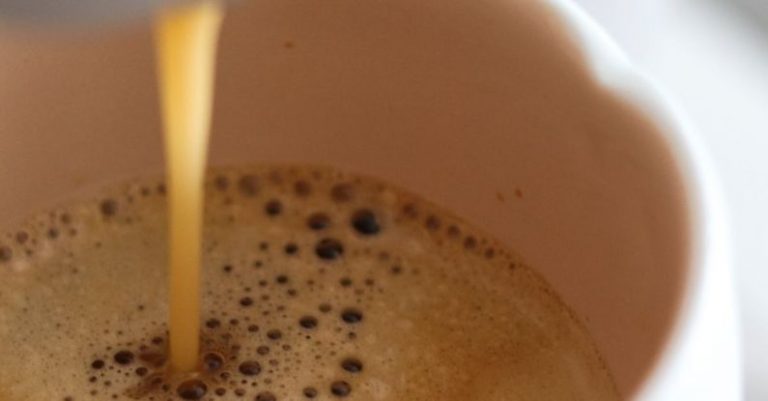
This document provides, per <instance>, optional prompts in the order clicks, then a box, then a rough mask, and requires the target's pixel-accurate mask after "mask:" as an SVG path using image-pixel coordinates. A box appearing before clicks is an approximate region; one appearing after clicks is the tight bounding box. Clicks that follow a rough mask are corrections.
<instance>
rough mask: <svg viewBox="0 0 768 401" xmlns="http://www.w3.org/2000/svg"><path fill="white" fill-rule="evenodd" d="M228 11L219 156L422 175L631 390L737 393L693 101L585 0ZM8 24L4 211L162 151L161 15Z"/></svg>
mask: <svg viewBox="0 0 768 401" xmlns="http://www.w3.org/2000/svg"><path fill="white" fill-rule="evenodd" d="M229 14H230V15H229V16H228V19H227V21H226V24H225V29H224V32H223V37H222V45H221V49H220V65H219V73H218V87H217V93H216V96H217V104H216V110H215V117H214V124H213V125H214V127H213V138H212V149H211V160H212V163H214V164H233V163H252V162H306V163H315V164H318V163H319V164H331V165H335V166H339V167H341V168H346V169H350V170H352V171H356V172H361V173H366V174H371V175H375V176H379V177H382V178H385V179H387V180H389V181H392V182H394V183H396V184H399V185H401V186H403V187H406V188H408V189H410V190H413V191H415V192H417V193H420V194H422V195H424V196H425V197H427V198H429V199H431V200H434V201H435V202H437V203H439V204H442V205H443V206H446V207H448V208H449V209H452V210H454V211H455V212H457V213H458V214H459V215H461V216H464V217H466V218H467V219H469V220H471V221H472V222H474V223H475V224H477V225H479V226H480V227H482V228H484V229H485V230H487V231H488V232H490V233H491V234H493V235H495V236H497V237H498V238H499V239H500V240H502V241H503V242H505V243H507V244H508V245H509V246H510V247H511V248H513V249H516V250H518V251H519V252H520V253H521V254H522V255H523V256H524V257H525V258H526V259H527V260H528V262H529V263H530V264H531V265H532V266H534V267H535V268H537V269H538V270H539V271H541V272H542V273H543V274H544V276H545V277H546V278H547V279H548V280H549V281H550V282H551V283H552V284H553V285H554V287H555V288H556V289H557V290H558V292H560V294H561V295H562V297H563V299H564V300H565V301H566V302H567V303H568V304H570V305H571V306H572V307H573V309H574V310H575V311H576V313H577V314H578V315H579V316H581V318H582V319H583V320H584V321H585V323H586V325H587V326H588V328H589V329H590V331H591V333H592V334H593V336H594V338H595V340H596V342H597V345H598V347H599V348H600V350H601V352H602V353H603V355H604V357H605V359H606V362H607V364H608V365H609V368H610V369H611V371H612V372H613V374H614V376H615V378H616V382H617V384H618V386H619V389H620V391H621V392H622V394H624V395H625V397H626V398H628V399H636V400H673V399H674V400H680V399H691V400H693V399H696V400H732V399H734V400H735V399H736V398H734V397H738V390H737V383H736V381H737V380H738V379H737V378H736V377H737V374H738V369H737V367H736V366H737V364H736V363H737V362H738V355H737V354H738V353H737V349H738V348H737V343H736V339H735V338H736V337H735V325H733V323H734V322H733V313H732V312H733V304H732V298H731V294H730V292H729V289H728V288H727V286H728V280H729V272H728V269H729V260H728V255H727V241H726V240H727V237H726V230H725V224H724V219H723V216H722V208H721V206H720V202H719V198H718V197H717V195H718V191H717V188H716V183H715V181H714V178H713V176H712V174H711V173H710V172H709V170H708V167H707V164H706V162H705V161H704V158H703V156H702V155H701V151H700V148H699V147H698V146H697V145H696V143H695V140H694V138H693V137H692V136H691V135H690V131H689V130H688V129H687V128H686V126H685V124H684V123H683V122H682V119H681V118H680V117H679V114H678V113H676V112H674V111H673V110H672V108H671V107H670V106H669V104H668V102H666V101H665V100H663V98H662V97H661V96H659V95H658V92H657V91H656V90H655V89H653V88H652V85H650V84H649V83H648V82H647V80H646V79H645V78H643V77H642V76H641V75H640V74H638V73H637V72H636V71H635V70H634V69H633V68H632V67H631V66H630V65H629V64H628V63H627V62H626V60H625V59H624V58H623V56H621V54H620V52H618V51H617V50H616V49H615V47H614V46H613V45H612V44H611V42H610V41H609V40H607V39H606V37H605V35H603V34H602V33H601V31H600V30H599V29H596V28H595V27H594V24H593V23H591V22H590V21H589V20H588V19H587V18H586V17H585V16H584V15H583V14H582V13H581V12H579V11H578V10H576V9H575V8H574V7H573V6H572V5H571V4H570V3H567V2H565V1H560V0H550V1H548V2H543V3H542V2H532V1H526V0H471V1H470V0H419V1H412V0H386V1H370V0H323V1H316V2H312V1H306V0H301V1H299V0H259V1H254V2H249V3H244V4H242V5H240V6H238V7H233V8H232V9H231V10H230V13H229ZM0 33H2V35H0V65H2V66H3V68H2V69H1V70H0V188H3V193H2V194H1V195H0V224H1V225H5V224H9V223H10V222H12V220H14V219H16V218H19V217H20V216H24V215H27V214H30V213H32V212H33V211H35V210H40V209H44V208H45V207H46V206H49V205H50V204H51V203H52V202H56V201H58V200H60V199H65V198H70V197H71V196H72V194H74V193H77V192H78V191H81V190H82V191H85V190H87V189H88V188H91V187H94V186H97V185H98V184H99V183H103V182H109V181H114V180H115V179H117V178H122V177H129V176H134V175H137V174H144V173H148V172H151V173H158V172H160V171H161V168H162V149H161V136H160V132H159V128H160V124H159V118H158V117H159V116H158V111H157V100H156V89H155V82H154V75H153V72H154V68H153V60H152V55H153V50H152V47H151V35H150V29H149V26H148V25H146V24H145V25H140V26H124V27H121V28H119V29H113V30H101V31H99V32H98V33H93V32H90V33H89V32H83V31H81V32H77V33H73V32H44V31H41V30H39V29H38V30H36V31H34V32H32V31H28V30H27V31H22V30H17V29H16V30H15V29H11V28H7V27H6V28H5V29H2V31H1V32H0ZM710 287H711V288H710ZM713 297H714V298H713ZM713 299H715V300H716V302H715V304H716V305H717V306H716V307H713V306H712V303H713ZM713 319H716V320H713ZM712 322H717V324H716V325H713V324H712ZM712 328H715V329H717V330H718V332H717V333H714V334H713V333H711V332H710V333H707V334H706V335H705V336H704V337H701V336H700V335H699V334H700V333H701V332H702V331H711V329H712ZM707 335H708V336H709V337H706V336H707ZM696 347H698V348H696ZM702 350H705V351H707V352H711V354H710V355H709V357H707V358H705V359H706V360H705V361H704V362H702V361H701V360H699V359H701V358H700V354H699V353H700V352H702ZM718 355H719V356H718ZM697 358H699V359H697ZM713 358H714V359H713ZM717 358H719V359H717ZM709 359H713V361H709ZM707 364H713V365H712V366H711V369H710V368H707V366H709V365H707ZM691 366H694V367H695V368H690V367H691ZM702 366H704V368H703V369H702ZM686 369H690V370H686ZM697 369H698V370H697ZM721 369H723V372H720V370H721ZM701 371H705V372H703V373H702V372H701ZM734 372H736V373H734ZM718 373H723V374H722V375H720V376H717V377H715V376H714V375H716V374H718ZM715 380H719V381H720V382H719V383H720V384H719V385H717V386H715V385H713V384H712V383H714V381H715ZM723 383H725V384H723ZM694 385H696V386H698V387H697V388H695V389H694V388H689V386H694ZM707 397H713V398H707ZM714 397H717V398H714Z"/></svg>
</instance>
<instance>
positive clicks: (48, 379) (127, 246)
mask: <svg viewBox="0 0 768 401" xmlns="http://www.w3.org/2000/svg"><path fill="white" fill-rule="evenodd" d="M205 195H206V199H205V205H206V207H205V208H206V209H205V217H204V227H205V231H204V235H203V256H202V260H203V271H202V294H201V302H202V327H201V333H200V338H201V344H200V353H199V355H200V356H199V358H198V360H197V373H190V374H185V375H173V376H169V375H167V374H166V372H167V365H168V363H169V362H168V325H167V315H168V288H167V285H166V283H167V279H168V269H167V267H166V257H167V252H168V246H167V238H166V234H165V233H166V228H167V227H166V224H167V223H166V199H165V196H166V189H165V186H164V185H163V184H161V183H160V182H159V181H150V180H144V181H136V182H131V183H127V184H123V185H120V186H118V187H115V188H111V189H107V190H105V191H104V192H103V193H100V194H97V195H96V196H95V197H94V198H93V199H92V200H90V201H83V202H80V203H73V204H71V205H68V206H64V207H59V208H56V209H54V210H52V211H49V212H46V213H43V214H40V215H38V216H36V217H34V218H32V219H30V220H29V221H28V222H27V223H25V224H24V225H22V226H21V227H18V228H17V229H15V230H12V231H9V232H8V233H7V234H6V235H4V236H3V237H1V239H0V355H2V364H0V389H1V390H0V391H1V393H0V398H2V399H3V400H4V401H21V400H25V401H26V400H72V401H81V400H131V399H139V400H153V401H161V400H169V399H170V400H183V399H189V400H256V401H267V400H304V399H307V400H309V399H318V400H335V399H349V400H384V401H385V400H398V401H399V400H411V401H419V400H424V401H427V400H429V401H432V400H447V401H452V400H457V401H458V400H461V401H464V400H469V399H471V400H489V401H490V400H494V401H496V400H589V401H600V400H616V399H619V397H618V395H617V392H616V390H615V387H614V385H613V382H612V379H611V377H610V375H609V373H608V372H607V370H606V368H605V366H604V364H603V362H602V360H601V358H600V356H599V354H598V352H597V351H596V349H595V346H594V344H593V342H592V340H591V339H590V337H589V335H588V333H587V332H586V331H585V329H584V328H583V326H582V325H581V324H580V323H579V322H578V320H577V319H576V318H575V317H574V314H573V313H572V312H571V311H570V310H569V309H568V307H567V306H566V305H564V304H563V303H562V302H561V301H560V300H559V298H558V297H557V295H556V294H555V292H554V291H553V289H552V288H551V287H549V286H548V285H547V284H546V283H545V282H544V281H543V280H542V279H541V278H540V277H539V276H538V275H537V274H536V273H535V272H534V271H532V270H531V269H530V268H529V267H527V266H526V265H525V264H524V263H523V262H522V261H521V259H520V258H519V257H518V256H516V255H515V254H514V253H513V252H512V251H510V250H509V249H506V248H504V247H502V246H501V245H500V244H499V243H497V242H496V241H495V240H493V239H492V238H489V237H487V236H485V235H484V234H483V233H482V232H480V231H478V230H477V229H475V228H474V227H472V226H471V225H470V224H468V223H467V222H465V221H463V220H461V219H459V218H457V217H456V216H454V215H452V214H451V213H449V212H447V211H445V210H442V209H440V208H439V207H437V206H435V205H433V204H431V203H429V202H428V201H425V200H423V199H420V198H418V197H417V196H415V195H412V194H409V193H406V192H404V191H402V190H399V189H397V188H394V187H392V186H391V185H389V184H386V183H383V182H381V181H378V180H375V179H371V178H363V177H357V176H354V175H349V174H346V173H342V172H339V171H336V170H333V169H328V168H316V167H303V166H286V167H278V166H265V167H256V168H232V169H216V170H212V171H210V172H209V174H208V176H207V177H206V193H205ZM510 224H514V222H510Z"/></svg>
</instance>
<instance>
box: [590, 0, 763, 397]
mask: <svg viewBox="0 0 768 401" xmlns="http://www.w3.org/2000/svg"><path fill="white" fill-rule="evenodd" d="M575 1H576V3H579V4H580V5H581V6H582V7H583V8H584V9H586V10H587V12H588V13H589V14H591V15H592V16H593V17H594V18H595V19H596V20H597V21H598V22H599V23H600V24H601V25H603V27H605V29H606V30H607V31H608V32H609V34H610V35H611V36H613V38H614V39H616V40H617V41H618V42H619V44H620V45H621V46H622V47H623V48H624V49H625V51H626V52H627V53H628V55H629V57H630V59H632V60H633V61H634V63H635V64H636V65H638V66H639V67H640V68H641V69H642V70H643V71H645V72H646V73H648V75H650V76H651V77H652V78H654V79H655V80H656V81H657V82H658V83H659V84H660V85H661V86H663V87H664V88H665V89H666V90H667V92H669V93H670V95H671V96H672V97H673V99H674V100H675V101H676V102H677V103H678V105H680V106H681V107H682V108H683V109H684V111H685V112H687V114H688V116H689V117H690V119H691V120H692V122H693V124H694V126H695V128H696V129H697V131H698V132H699V133H700V134H701V136H702V137H703V141H704V144H705V145H706V147H707V148H708V150H709V153H710V155H711V156H712V159H713V160H714V164H715V168H716V169H717V170H718V173H719V174H720V179H721V181H722V184H723V187H724V189H725V198H726V202H727V203H728V209H729V214H730V220H731V231H732V238H733V257H734V259H735V267H736V270H735V279H736V287H737V288H736V293H737V294H738V302H739V303H740V305H739V306H740V310H741V313H740V319H741V330H742V338H743V339H744V343H743V345H744V352H743V354H744V358H743V359H744V376H745V379H744V389H745V395H746V400H747V401H766V400H768V0H624V1H616V0H575ZM723 401H727V400H723Z"/></svg>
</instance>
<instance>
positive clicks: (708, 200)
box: [545, 0, 740, 400]
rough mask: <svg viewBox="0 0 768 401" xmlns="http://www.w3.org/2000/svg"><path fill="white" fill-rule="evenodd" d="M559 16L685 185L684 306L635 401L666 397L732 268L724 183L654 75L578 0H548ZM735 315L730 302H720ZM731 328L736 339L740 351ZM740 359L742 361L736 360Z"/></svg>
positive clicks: (595, 73) (590, 67)
mask: <svg viewBox="0 0 768 401" xmlns="http://www.w3.org/2000/svg"><path fill="white" fill-rule="evenodd" d="M545 3H546V5H547V6H549V8H550V9H551V10H552V11H554V12H555V14H556V15H557V16H558V17H560V22H561V23H562V24H563V25H564V27H565V28H566V30H567V32H568V33H569V37H570V38H571V39H572V44H573V45H575V46H576V47H577V48H578V50H580V52H581V53H582V55H583V56H584V61H585V67H586V69H587V71H588V73H589V74H590V75H591V76H592V78H593V79H594V80H595V81H596V82H597V83H598V84H599V85H600V86H602V87H604V88H605V89H608V90H609V91H611V92H612V93H614V94H616V95H618V96H619V97H621V98H622V99H623V100H625V101H627V102H628V103H629V104H630V105H632V106H633V107H634V108H636V109H637V110H639V111H641V112H642V113H643V114H644V116H645V117H646V118H649V119H650V120H651V121H652V122H653V123H654V125H655V126H656V127H658V134H659V135H660V136H661V137H663V139H664V140H665V141H666V142H667V145H668V146H669V148H670V150H671V152H672V153H673V156H674V158H675V161H676V164H677V167H678V169H679V173H680V177H681V179H682V181H683V186H684V191H685V192H686V198H687V210H688V213H689V219H690V223H689V227H688V229H689V233H690V241H691V242H690V244H691V248H690V259H689V266H688V267H687V271H686V276H687V279H686V280H685V284H684V286H683V290H682V296H681V301H680V303H679V304H678V305H676V308H675V309H676V310H675V312H674V316H675V319H674V321H673V324H672V327H671V329H670V330H669V331H668V332H667V333H666V335H665V339H664V342H663V345H662V347H661V349H660V352H659V354H658V355H657V356H656V358H655V359H654V362H653V363H652V365H651V366H650V367H649V369H648V371H647V373H645V374H644V377H643V380H642V382H641V385H640V386H639V387H638V388H637V390H635V391H634V393H633V394H631V395H629V399H634V400H650V399H656V398H654V396H658V395H659V394H661V393H663V392H664V386H665V381H664V375H665V374H667V373H668V372H669V371H670V370H671V369H673V367H674V366H673V365H675V363H676V362H677V361H676V354H677V353H678V352H679V351H680V349H681V348H682V345H683V343H684V342H685V341H686V340H687V339H686V337H687V334H689V333H688V331H689V329H690V327H691V326H692V325H693V323H694V311H695V310H697V309H698V307H699V304H700V302H701V298H702V296H703V295H704V278H705V275H706V274H707V272H709V271H711V270H714V269H725V270H726V272H729V271H730V270H731V257H730V246H729V235H728V224H727V221H728V220H727V216H726V211H725V206H724V200H723V196H722V193H723V192H722V191H721V190H720V188H721V185H720V181H719V179H718V177H717V174H716V173H715V170H714V168H713V165H712V162H711V160H710V157H709V155H708V154H707V152H706V150H705V149H704V147H703V145H702V143H701V142H700V139H699V136H698V134H697V132H696V130H695V129H694V128H693V125H692V123H691V122H690V121H689V119H688V118H687V116H686V115H685V113H684V112H683V111H682V110H681V108H680V107H679V106H678V105H677V104H675V102H674V100H673V99H672V97H671V96H670V95H669V94H668V93H666V92H665V90H664V89H663V88H662V87H660V86H659V85H658V84H657V83H656V82H655V81H654V80H653V79H652V78H651V77H650V76H648V75H646V74H645V73H644V72H642V71H641V70H639V69H638V68H637V67H636V66H634V65H633V64H632V62H631V61H630V60H629V58H628V56H627V55H626V54H625V53H624V51H623V50H622V49H621V48H620V47H619V45H618V44H617V43H616V42H615V41H614V40H613V39H612V38H611V37H610V36H609V34H608V33H607V32H606V31H605V30H604V29H603V28H602V27H601V26H600V25H599V24H598V23H597V22H596V21H595V20H594V19H592V17H591V16H589V15H588V14H587V13H586V12H585V11H584V10H583V9H581V8H580V7H579V6H578V5H577V4H575V3H574V2H573V1H572V0H546V1H545ZM722 301H723V302H726V303H728V304H729V305H728V307H729V309H731V310H733V309H735V301H734V300H733V299H732V297H731V298H728V299H724V300H722ZM735 333H736V330H733V334H732V337H733V338H731V341H733V342H734V343H735V344H736V345H737V347H738V346H739V343H740V341H739V339H738V336H737V335H736V334H735ZM736 358H737V360H738V359H739V358H740V356H739V355H737V356H736Z"/></svg>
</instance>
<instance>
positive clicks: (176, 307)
mask: <svg viewBox="0 0 768 401" xmlns="http://www.w3.org/2000/svg"><path fill="white" fill-rule="evenodd" d="M221 13H222V10H221V8H220V6H219V5H218V4H215V3H212V2H201V3H199V4H196V5H193V6H190V7H186V8H181V9H175V10H171V11H170V12H166V13H165V14H164V15H162V17H161V18H160V20H159V21H158V26H157V32H156V35H157V57H158V66H159V68H158V75H159V80H160V93H161V99H162V101H161V105H162V112H163V122H164V129H165V149H166V152H165V153H166V159H167V175H168V207H169V208H168V210H169V225H168V227H169V235H170V241H169V244H170V247H169V267H170V270H169V271H170V276H169V280H170V320H169V321H170V332H171V335H170V350H171V368H172V369H174V370H176V371H181V372H189V371H192V370H194V369H195V368H196V367H197V363H198V349H199V338H198V333H199V332H200V305H199V304H200V246H201V238H202V230H203V227H202V214H203V209H202V205H203V175H204V173H205V160H206V155H207V151H208V131H209V127H210V120H211V108H212V102H213V99H212V96H213V77H214V64H215V54H216V40H217V37H218V33H219V25H220V23H221V17H222V15H221Z"/></svg>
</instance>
